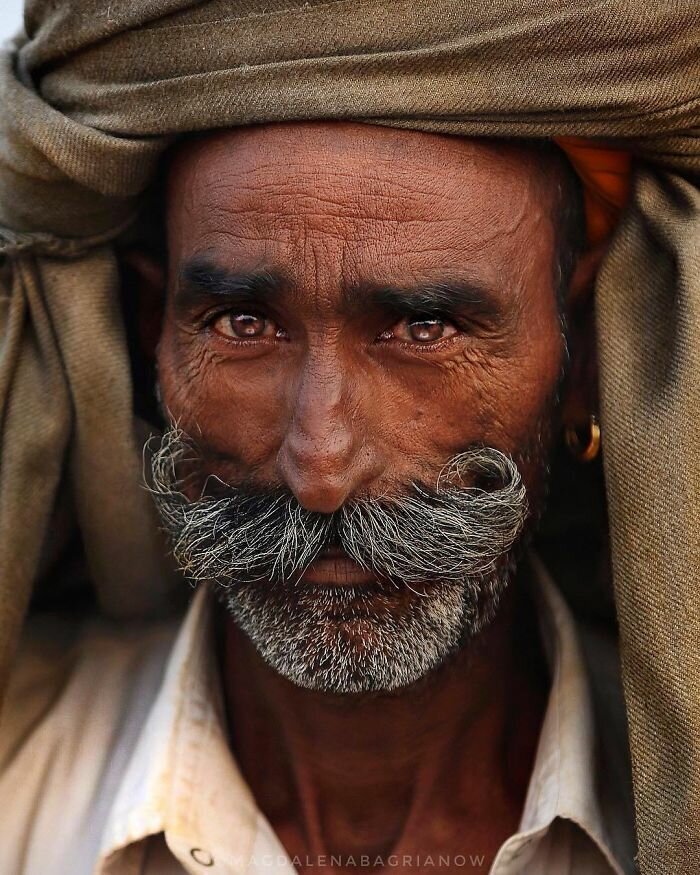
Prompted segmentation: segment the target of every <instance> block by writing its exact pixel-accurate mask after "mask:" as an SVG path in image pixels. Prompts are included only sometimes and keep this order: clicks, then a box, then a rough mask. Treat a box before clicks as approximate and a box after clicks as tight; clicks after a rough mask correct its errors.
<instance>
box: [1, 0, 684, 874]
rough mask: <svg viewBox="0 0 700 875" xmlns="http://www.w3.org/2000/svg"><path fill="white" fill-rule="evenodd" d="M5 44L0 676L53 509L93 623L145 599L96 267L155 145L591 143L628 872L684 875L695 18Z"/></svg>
mask: <svg viewBox="0 0 700 875" xmlns="http://www.w3.org/2000/svg"><path fill="white" fill-rule="evenodd" d="M25 27H26V35H25V36H23V37H21V38H19V39H18V40H17V41H16V43H15V44H13V45H12V46H10V47H8V48H7V50H6V51H5V52H4V53H3V54H2V57H1V59H0V250H1V251H2V263H1V264H0V338H1V340H0V429H1V433H0V450H1V455H0V632H1V644H0V668H1V669H2V673H3V675H4V674H6V672H7V670H8V667H9V665H10V662H11V658H12V652H13V649H14V645H15V643H16V638H17V633H18V630H19V628H20V626H21V623H22V618H23V615H24V612H25V608H26V604H27V601H28V598H29V594H30V591H31V588H32V585H33V583H34V582H35V580H36V579H37V577H38V575H39V574H40V572H41V570H42V568H44V567H46V563H47V562H48V561H49V558H50V553H51V541H52V538H53V535H54V522H53V520H54V514H55V512H56V506H57V502H58V501H59V495H61V494H64V493H65V492H66V491H67V493H68V494H69V496H70V498H69V503H70V506H71V508H72V513H73V515H74V518H75V519H76V520H77V524H78V526H79V530H80V537H81V538H82V542H83V544H84V548H85V552H86V555H87V558H88V561H89V565H90V574H91V577H92V579H93V580H94V581H95V585H96V588H97V591H98V594H99V597H100V599H101V603H102V606H103V608H104V610H105V611H107V612H109V613H111V614H112V615H115V616H122V617H128V616H134V615H136V616H143V615H144V614H146V613H148V612H149V611H151V610H153V609H154V608H155V607H157V603H158V601H159V599H163V598H165V597H166V595H167V586H166V584H165V583H163V581H164V580H165V577H164V575H165V571H164V569H163V560H162V558H161V556H162V552H163V551H162V545H161V544H160V542H159V540H158V536H157V534H156V525H155V521H154V518H153V512H152V510H151V507H150V505H149V499H148V496H147V495H146V494H145V492H144V490H143V489H142V488H141V486H140V480H141V457H140V447H139V440H138V438H137V435H136V428H135V423H134V417H133V413H132V388H131V383H130V380H131V377H130V368H129V358H128V354H127V348H126V338H125V328H124V325H123V320H122V315H121V311H120V305H119V288H120V275H119V265H118V262H117V259H116V256H115V251H114V244H115V241H117V240H119V239H120V236H121V235H122V234H123V233H124V231H125V229H126V228H128V227H129V225H130V223H131V222H132V221H133V219H134V217H135V216H136V215H137V214H138V211H139V206H140V204H141V202H142V200H143V198H142V195H143V193H144V192H145V191H146V190H147V189H148V187H149V184H150V183H151V182H152V181H153V179H154V176H155V173H156V168H157V167H158V164H159V159H160V157H161V155H162V153H163V151H164V149H165V148H167V147H168V146H169V145H170V144H171V143H172V142H173V141H174V140H175V139H176V138H177V136H178V135H179V134H182V133H183V132H192V131H200V130H207V129H212V128H221V127H230V126H235V125H243V124H251V123H256V122H270V121H284V120H295V119H354V120H358V121H366V122H374V123H380V124H391V125H397V126H401V127H406V128H414V129H418V130H423V131H436V132H444V133H449V134H463V135H468V136H489V137H527V138H532V137H544V138H561V137H565V138H587V139H591V138H592V139H600V140H602V141H606V142H607V141H611V142H613V143H614V144H617V145H622V146H623V147H624V149H625V151H626V152H628V153H629V154H630V155H631V156H632V158H631V161H632V166H633V178H632V185H631V194H630V198H629V200H628V203H627V205H626V207H625V210H624V212H623V215H622V217H621V219H620V221H619V223H618V225H617V228H616V231H615V234H614V237H613V239H612V241H611V243H610V246H609V248H608V251H607V255H606V257H605V260H604V263H603V265H602V268H601V270H600V272H599V275H598V279H597V283H596V289H595V294H596V313H597V332H598V356H599V369H600V393H601V420H602V426H603V433H604V444H605V453H604V463H605V477H606V489H607V498H608V504H609V511H610V529H611V549H612V560H613V575H614V586H615V598H616V606H617V612H618V618H619V624H620V637H621V658H622V667H623V680H624V688H625V698H626V707H627V714H628V720H629V739H630V747H631V753H632V766H633V779H634V791H635V805H636V817H637V829H638V839H639V863H640V868H641V871H642V872H643V873H696V872H698V871H700V607H699V606H700V595H699V592H698V590H699V588H700V587H699V583H698V578H699V576H700V462H699V461H698V455H699V454H698V447H700V190H699V186H700V49H699V43H700V36H699V34H700V7H699V6H698V3H697V0H655V2H651V3H650V2H648V0H556V2H555V0H492V2H489V3H474V2H468V0H431V2H430V3H423V2H420V0H304V2H301V0H237V2H233V0H229V2H224V0H212V2H195V0H120V2H114V0H113V2H109V0H82V2H80V3H77V2H75V0H73V2H70V0H29V3H28V6H27V12H26V20H25ZM50 536H51V537H50Z"/></svg>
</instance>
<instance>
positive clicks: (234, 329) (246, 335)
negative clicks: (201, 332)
mask: <svg viewBox="0 0 700 875" xmlns="http://www.w3.org/2000/svg"><path fill="white" fill-rule="evenodd" d="M214 329H215V330H216V331H218V332H219V334H223V335H225V336H226V337H233V338H236V339H237V340H255V339H256V338H258V337H270V336H280V332H278V331H277V329H276V327H275V325H274V323H273V322H271V321H270V320H269V319H265V317H264V316H257V315H255V314H254V313H224V314H223V316H219V318H218V319H217V320H216V321H215V322H214Z"/></svg>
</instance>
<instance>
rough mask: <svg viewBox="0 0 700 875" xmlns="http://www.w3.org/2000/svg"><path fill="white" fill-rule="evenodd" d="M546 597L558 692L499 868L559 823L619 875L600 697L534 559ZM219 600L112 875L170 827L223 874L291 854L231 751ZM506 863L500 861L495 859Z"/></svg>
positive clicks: (175, 838)
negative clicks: (599, 765) (216, 618)
mask: <svg viewBox="0 0 700 875" xmlns="http://www.w3.org/2000/svg"><path fill="white" fill-rule="evenodd" d="M531 563H532V567H533V571H534V574H533V578H534V596H535V601H536V604H537V607H538V613H539V618H540V625H541V630H542V638H543V642H544V646H545V651H546V654H547V658H548V661H549V665H550V672H551V689H550V694H549V698H548V702H547V707H546V711H545V717H544V722H543V725H542V730H541V733H540V739H539V743H538V748H537V753H536V757H535V763H534V768H533V771H532V775H531V779H530V783H529V786H528V791H527V795H526V800H525V806H524V809H523V815H522V818H521V823H520V829H519V832H518V834H517V835H516V836H514V837H512V838H511V839H509V840H508V841H507V842H506V843H505V844H504V845H503V847H502V848H501V850H500V851H499V854H498V855H497V858H496V863H498V862H499V860H500V859H507V858H508V855H509V854H513V853H514V849H515V848H516V847H517V846H519V845H520V844H522V843H524V842H530V841H531V840H533V839H537V838H538V837H540V836H543V835H544V834H546V832H547V830H548V828H549V827H550V826H551V825H552V824H553V823H554V821H555V820H557V819H565V820H569V821H572V822H573V823H575V824H577V825H578V826H579V827H580V828H581V829H582V830H583V831H584V833H585V834H586V835H587V836H588V837H589V838H590V839H591V840H592V841H593V842H594V843H595V844H596V845H597V846H598V848H599V849H600V851H601V853H602V854H603V855H604V857H605V859H607V861H608V862H609V864H610V868H611V872H613V873H615V875H621V873H622V870H621V869H620V867H619V865H618V864H617V862H616V861H615V859H614V857H613V854H612V852H611V850H610V841H609V837H608V835H607V832H606V829H605V823H604V818H603V814H602V811H601V806H600V804H599V799H598V794H597V791H596V783H595V781H596V777H595V776H596V763H595V758H596V739H595V725H594V717H593V706H592V701H591V693H590V689H589V685H588V680H587V677H586V670H585V665H584V660H583V656H582V652H581V647H580V644H579V641H578V639H577V633H576V629H575V626H574V621H573V617H572V615H571V612H570V610H569V608H568V607H567V605H566V603H565V601H564V599H563V597H562V596H561V595H560V593H559V591H558V590H557V588H556V586H555V585H554V584H553V583H552V581H551V580H550V578H549V575H548V574H547V572H546V570H545V569H544V567H543V566H542V564H541V563H540V562H539V561H538V560H537V558H536V557H534V556H533V557H531ZM212 619H213V618H212V611H211V604H210V599H209V598H208V593H207V591H206V589H205V588H203V587H201V588H200V589H199V590H198V591H197V593H196V594H195V596H194V598H193V600H192V603H191V605H190V608H189V610H188V613H187V616H186V617H185V620H184V622H183V624H182V626H181V629H180V631H179V634H178V636H177V638H176V641H175V644H174V647H173V650H172V653H171V655H170V658H169V662H168V665H167V669H166V673H165V677H164V681H163V684H162V687H161V689H160V691H159V694H158V696H157V698H156V700H155V702H154V704H153V706H152V708H151V711H150V714H149V717H148V719H147V722H146V724H145V726H144V729H143V731H142V733H141V736H140V738H139V741H138V744H137V746H136V748H135V749H134V753H133V756H132V758H131V761H130V764H129V766H128V768H127V770H126V772H125V774H124V778H123V780H122V782H121V785H120V789H119V791H118V794H117V796H116V798H115V802H114V805H113V808H112V811H111V814H110V817H109V819H108V822H107V827H106V830H105V833H104V838H103V843H102V852H101V860H102V862H103V866H102V868H100V867H99V866H98V869H97V872H98V873H100V875H102V873H105V875H106V873H107V872H108V871H109V870H111V866H110V865H109V863H110V861H114V860H115V859H116V857H118V856H119V855H120V854H121V853H123V852H126V851H127V850H128V849H130V848H132V847H133V845H134V844H136V843H139V842H142V840H144V839H145V838H147V837H148V836H151V835H155V834H158V833H164V835H165V840H166V842H167V843H168V846H169V847H170V849H171V851H172V852H173V853H174V855H175V856H176V857H177V858H178V859H180V860H181V861H183V862H184V861H185V860H188V859H191V860H194V861H195V862H198V863H200V866H201V863H202V860H204V861H205V865H206V866H208V867H210V866H211V865H212V864H211V863H209V862H208V861H209V860H212V861H214V862H215V864H216V867H215V868H211V871H213V872H216V873H217V875H243V873H245V872H246V871H248V869H249V865H248V863H249V860H250V858H251V855H252V853H253V850H254V848H255V847H257V845H256V841H257V842H258V843H259V841H260V832H261V830H263V831H264V832H265V833H266V834H269V838H270V841H268V842H267V844H266V847H267V848H268V849H269V848H270V847H274V848H275V849H276V850H277V851H278V853H279V854H280V855H282V856H283V855H284V851H283V849H282V847H281V845H280V844H279V843H278V842H277V843H276V844H275V842H276V839H275V837H274V834H273V833H272V831H271V830H270V828H269V825H268V824H267V822H266V821H265V819H264V817H263V816H262V815H261V813H260V811H259V809H258V807H257V805H256V803H255V800H254V798H253V796H252V794H251V791H250V789H249V788H248V786H247V784H246V783H245V781H244V779H243V777H242V775H241V773H240V771H239V769H238V766H237V765H236V762H235V760H234V758H233V756H232V755H231V751H230V747H229V743H228V737H227V731H226V719H225V716H224V708H223V703H222V697H221V691H220V683H219V678H218V672H217V666H216V661H215V648H214V646H213V642H214V630H213V623H212ZM494 868H496V864H494Z"/></svg>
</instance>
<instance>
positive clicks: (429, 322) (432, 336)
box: [408, 319, 445, 343]
mask: <svg viewBox="0 0 700 875" xmlns="http://www.w3.org/2000/svg"><path fill="white" fill-rule="evenodd" d="M408 333H409V335H410V336H411V340H415V341H416V342H417V343H434V342H435V341H436V340H442V337H443V335H444V333H445V323H444V322H443V321H442V320H441V319H421V320H420V321H416V322H409V323H408Z"/></svg>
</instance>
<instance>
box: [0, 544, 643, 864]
mask: <svg viewBox="0 0 700 875" xmlns="http://www.w3.org/2000/svg"><path fill="white" fill-rule="evenodd" d="M533 561H534V563H535V569H536V574H535V577H536V578H537V581H538V584H537V587H538V592H537V593H536V596H537V598H536V601H537V602H538V606H539V614H540V623H541V628H542V635H543V641H544V644H545V650H546V652H547V655H548V660H549V663H550V669H551V689H550V693H549V699H548V703H547V707H546V712H545V717H544V723H543V726H542V730H541V734H540V739H539V744H538V749H537V754H536V757H535V763H534V767H533V771H532V775H531V779H530V783H529V787H528V791H527V796H526V801H525V806H524V810H523V814H522V818H521V822H520V827H519V830H518V832H517V833H516V834H515V835H513V836H511V837H510V838H509V839H508V840H507V841H506V842H505V843H504V844H503V846H502V847H501V848H500V850H499V852H498V855H497V857H496V860H495V861H494V863H493V866H492V868H491V870H490V871H491V875H515V873H518V875H520V873H531V875H620V873H628V872H633V871H634V866H633V860H632V855H633V853H634V836H633V827H632V814H631V807H630V802H629V797H628V781H629V777H628V773H627V769H628V766H627V763H626V758H625V755H624V750H621V749H620V746H621V745H622V746H624V744H625V742H626V737H625V728H624V720H623V719H622V717H621V715H622V714H623V712H622V710H621V699H620V692H619V687H618V683H617V680H616V652H615V650H614V648H612V647H611V645H610V642H607V641H605V640H604V639H601V638H599V639H593V638H591V636H590V635H589V636H588V637H587V638H586V636H584V640H587V641H588V644H589V646H588V647H587V648H586V651H587V654H588V657H587V656H586V655H585V651H584V648H583V647H582V639H581V638H580V637H579V635H577V630H576V628H575V625H574V621H573V618H572V616H571V613H570V611H569V609H568V607H567V606H566V604H565V602H564V600H563V598H562V597H561V595H560V594H559V592H558V591H557V589H556V588H555V587H554V585H553V584H552V583H551V582H550V581H549V579H548V577H547V575H546V573H545V572H544V569H543V568H542V567H541V565H539V563H538V562H537V560H533ZM210 624H211V609H210V600H209V597H208V595H207V593H206V591H205V590H204V589H200V590H199V591H198V593H197V594H196V595H195V597H194V599H193V600H192V603H191V606H190V608H189V610H188V613H187V616H186V617H185V619H184V621H183V622H182V624H181V626H180V628H179V630H178V629H177V624H176V623H160V624H149V625H131V626H129V627H128V628H125V627H124V626H123V625H116V624H111V623H109V622H107V621H105V620H103V619H91V620H89V621H85V622H83V623H82V624H80V625H78V623H77V622H76V621H75V620H71V619H65V620H59V619H56V618H55V617H51V618H48V617H47V618H35V619H33V620H32V621H31V622H30V623H29V624H28V628H27V629H26V632H25V636H24V641H23V646H22V649H21V653H20V657H19V659H18V663H17V669H16V671H15V673H14V676H13V680H12V684H11V687H10V692H9V694H8V698H7V702H6V706H5V709H4V711H3V723H2V731H1V732H0V800H1V801H2V805H1V806H0V873H2V875H183V873H184V872H188V873H197V875H204V873H212V875H272V873H278V875H293V873H294V864H297V865H298V864H299V863H301V864H302V867H303V864H304V863H305V862H308V861H305V860H301V861H292V860H290V859H289V858H288V856H287V854H286V852H285V850H284V848H283V847H282V845H281V844H280V842H279V840H278V839H277V837H276V836H275V834H274V832H273V830H272V828H271V827H270V825H269V823H268V822H267V820H266V819H265V817H264V816H263V814H262V813H261V812H260V810H259V809H258V807H257V805H256V802H255V799H254V798H253V796H252V794H251V791H250V789H249V788H248V786H247V785H246V783H245V781H244V780H243V778H242V776H241V774H240V772H239V769H238V767H237V765H236V762H235V760H234V757H233V756H232V753H231V751H230V749H229V746H228V742H227V730H226V724H225V719H224V712H223V706H222V697H221V691H220V680H219V676H218V669H217V665H216V660H215V657H214V652H213V647H212V646H211V642H212V641H213V635H212V634H211V627H210ZM587 658H588V662H589V669H590V668H593V674H594V676H595V678H596V680H597V683H596V684H595V686H594V689H592V687H591V685H590V684H589V681H588V679H587V670H586V661H587ZM593 660H595V662H596V665H595V666H593V665H592V662H593ZM596 691H597V693H596V695H595V696H594V692H596ZM313 862H314V863H318V864H320V865H324V863H325V865H328V866H330V864H331V861H330V859H329V860H327V861H321V860H319V861H316V860H314V861H313ZM385 862H386V868H387V869H388V870H391V869H394V870H395V871H396V872H397V873H398V872H401V871H405V870H406V869H410V868H419V867H421V866H423V867H424V868H435V869H438V868H439V867H440V865H446V861H442V862H441V861H438V860H430V861H427V860H422V861H421V860H418V859H412V860H410V861H404V860H401V859H400V858H399V859H391V858H387V860H386V861H385ZM450 862H451V864H452V865H454V866H457V867H458V868H464V871H465V873H468V872H469V871H470V870H472V871H473V870H474V868H475V865H473V864H472V861H470V859H469V854H468V853H466V854H465V859H464V861H462V860H458V859H456V858H455V859H454V860H452V861H450ZM476 862H477V861H474V863H476ZM362 867H363V861H361V860H360V859H359V858H358V860H357V868H358V869H361V868H362Z"/></svg>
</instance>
